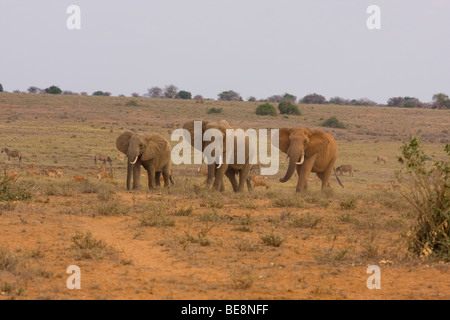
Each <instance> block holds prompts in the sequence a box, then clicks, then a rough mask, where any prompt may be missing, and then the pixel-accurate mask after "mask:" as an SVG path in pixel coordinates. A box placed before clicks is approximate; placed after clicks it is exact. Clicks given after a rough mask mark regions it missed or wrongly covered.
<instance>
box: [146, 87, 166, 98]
mask: <svg viewBox="0 0 450 320" xmlns="http://www.w3.org/2000/svg"><path fill="white" fill-rule="evenodd" d="M147 96H148V97H150V98H162V97H163V90H162V89H161V88H160V87H151V88H150V89H148V90H147Z"/></svg>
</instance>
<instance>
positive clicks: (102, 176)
mask: <svg viewBox="0 0 450 320" xmlns="http://www.w3.org/2000/svg"><path fill="white" fill-rule="evenodd" d="M106 178H108V179H111V180H113V179H114V176H113V173H112V171H111V173H110V174H109V173H107V172H105V171H102V172H99V173H97V182H99V181H100V180H101V179H106Z"/></svg>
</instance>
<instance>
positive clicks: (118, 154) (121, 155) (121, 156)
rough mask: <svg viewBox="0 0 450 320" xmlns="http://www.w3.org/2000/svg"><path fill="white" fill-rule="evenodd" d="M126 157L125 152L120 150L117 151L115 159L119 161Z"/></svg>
mask: <svg viewBox="0 0 450 320" xmlns="http://www.w3.org/2000/svg"><path fill="white" fill-rule="evenodd" d="M126 158H127V156H126V155H125V154H123V153H122V152H120V151H119V152H118V153H117V160H119V161H125V159H126Z"/></svg>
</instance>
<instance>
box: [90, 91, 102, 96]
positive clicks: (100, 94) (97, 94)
mask: <svg viewBox="0 0 450 320" xmlns="http://www.w3.org/2000/svg"><path fill="white" fill-rule="evenodd" d="M103 93H104V92H103V91H100V90H99V91H95V92H93V93H92V95H93V96H102V95H103Z"/></svg>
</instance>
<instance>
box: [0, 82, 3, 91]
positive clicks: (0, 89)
mask: <svg viewBox="0 0 450 320" xmlns="http://www.w3.org/2000/svg"><path fill="white" fill-rule="evenodd" d="M0 92H3V86H2V84H1V83H0Z"/></svg>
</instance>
